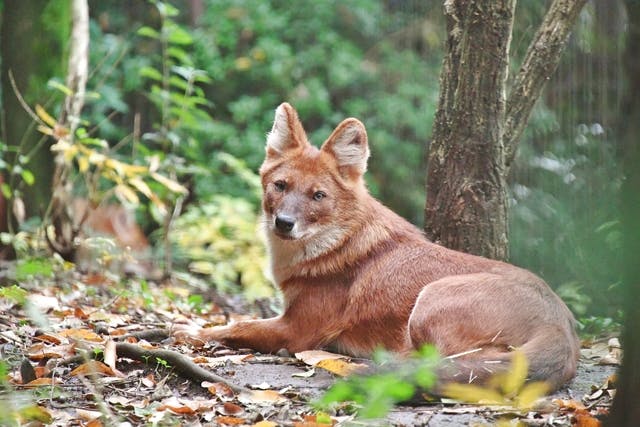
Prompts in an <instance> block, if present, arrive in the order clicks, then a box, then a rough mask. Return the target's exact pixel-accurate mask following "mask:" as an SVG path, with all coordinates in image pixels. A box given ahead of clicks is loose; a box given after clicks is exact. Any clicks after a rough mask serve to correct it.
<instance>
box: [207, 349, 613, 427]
mask: <svg viewBox="0 0 640 427" xmlns="http://www.w3.org/2000/svg"><path fill="white" fill-rule="evenodd" d="M283 360H285V359H280V360H279V361H277V362H276V363H274V359H273V358H269V357H267V358H266V359H263V361H261V360H260V357H257V358H256V359H255V360H254V361H251V362H248V363H242V364H232V363H226V364H225V365H223V366H221V367H219V368H217V369H216V372H217V373H218V374H220V375H222V376H224V377H225V378H228V379H229V380H230V381H233V382H234V383H235V384H239V385H244V386H249V387H252V386H254V387H255V385H256V384H257V383H262V384H265V385H268V386H269V388H271V389H286V388H288V387H291V388H292V389H295V390H296V393H298V397H299V398H303V399H304V398H309V399H312V398H314V397H317V396H319V395H320V394H321V393H322V392H323V391H324V390H325V389H326V388H328V387H329V386H330V385H331V384H333V383H334V381H335V378H334V377H333V375H332V374H330V373H329V372H327V371H324V370H322V369H316V371H315V374H314V375H313V376H310V377H308V378H304V377H299V376H296V375H297V374H301V373H303V372H305V370H307V368H308V367H305V366H301V364H300V363H296V362H294V361H291V362H290V363H286V362H285V363H283ZM614 372H615V367H613V366H604V365H597V364H594V363H593V362H592V361H590V360H588V359H587V357H583V359H582V360H581V361H580V364H579V367H578V372H577V375H576V377H575V379H574V380H573V381H572V382H571V383H569V384H567V385H566V386H565V387H563V388H562V389H561V390H559V391H558V392H556V393H554V394H553V395H552V396H549V398H548V399H547V401H549V402H551V400H553V399H564V400H574V401H582V400H583V398H585V397H587V396H590V395H592V394H593V393H594V391H595V390H597V389H598V388H599V387H600V386H601V385H602V384H603V383H605V382H606V380H607V378H608V377H609V376H611V375H612V374H613V373H614ZM585 403H587V404H591V405H604V406H605V407H606V406H608V405H609V403H610V400H609V398H608V397H603V398H602V399H601V400H600V401H598V402H591V401H589V400H588V399H586V400H585ZM285 412H286V411H285ZM552 412H553V410H552V409H549V410H547V411H544V413H542V414H541V413H539V412H538V411H535V412H532V413H531V414H530V417H531V418H530V419H528V420H527V419H524V420H522V421H523V422H525V425H535V426H542V425H556V426H563V425H572V422H573V420H572V417H571V416H570V415H566V416H565V415H558V414H555V415H554V414H553V413H552ZM505 413H506V414H509V411H508V410H504V408H496V407H483V406H475V405H460V404H448V405H444V404H437V405H421V406H399V407H396V408H395V409H393V410H392V411H391V412H390V413H389V414H388V415H387V417H386V418H385V419H384V420H376V421H374V420H355V421H353V420H352V421H349V423H355V424H356V425H389V426H447V427H455V426H469V425H494V423H495V422H496V420H497V419H498V418H499V417H500V416H501V415H503V414H505ZM280 417H283V418H286V414H285V413H282V414H279V417H277V418H280ZM550 418H551V419H550ZM280 419H282V418H280Z"/></svg>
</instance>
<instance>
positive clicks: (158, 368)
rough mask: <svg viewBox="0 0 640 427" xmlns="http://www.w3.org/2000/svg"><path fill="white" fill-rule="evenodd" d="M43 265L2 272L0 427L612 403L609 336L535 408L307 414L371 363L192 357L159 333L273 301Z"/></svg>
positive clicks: (557, 418)
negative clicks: (327, 393)
mask: <svg viewBox="0 0 640 427" xmlns="http://www.w3.org/2000/svg"><path fill="white" fill-rule="evenodd" d="M52 265H53V263H51V262H50V261H49V260H32V261H30V262H27V263H22V264H20V263H18V264H16V263H3V264H2V265H0V284H1V286H0V359H1V361H0V425H25V424H28V425H51V426H68V425H71V426H74V425H77V426H89V427H97V426H103V425H118V426H138V425H186V426H200V425H229V426H233V425H242V426H245V425H246V426H258V427H269V426H280V425H283V426H300V427H302V426H307V427H312V426H328V425H365V426H368V425H393V426H427V425H428V426H465V425H516V422H517V421H520V422H521V423H522V424H521V425H532V426H543V425H549V426H580V427H591V426H597V425H599V420H598V418H600V417H602V416H603V415H606V413H607V412H608V408H609V406H610V403H611V399H612V396H613V394H614V393H615V389H614V384H613V381H612V379H611V378H610V377H611V376H612V374H613V373H614V372H615V369H616V367H615V364H616V363H617V359H618V357H619V355H618V354H617V353H616V352H617V351H619V350H617V349H615V348H614V349H613V354H611V348H609V346H608V340H607V339H606V338H604V339H597V340H596V339H594V340H589V341H584V342H583V347H584V348H583V350H582V357H581V360H580V364H579V369H578V374H577V376H576V378H575V379H574V380H573V381H572V382H571V383H570V384H568V385H567V386H566V387H564V388H563V389H561V390H560V391H559V392H557V393H555V394H554V395H552V396H549V397H546V398H543V399H541V400H540V401H539V402H538V403H537V404H536V406H535V407H534V409H528V410H526V411H525V410H522V409H518V408H514V407H510V406H495V405H494V406H492V405H487V404H473V405H470V404H463V403H459V402H455V401H451V400H444V401H436V402H435V403H428V404H427V403H426V402H425V403H424V404H418V405H415V404H414V405H412V406H396V407H394V408H393V409H392V410H391V411H390V412H388V413H387V414H386V416H384V417H383V418H381V419H377V420H371V419H362V418H359V417H358V416H357V414H354V413H353V410H352V409H349V408H353V407H354V406H353V405H347V404H343V405H341V406H338V407H337V408H334V409H333V410H330V411H327V412H322V411H319V410H318V409H316V408H315V407H314V406H313V405H311V404H310V402H312V401H313V400H314V399H317V398H318V397H319V396H321V395H322V394H323V392H324V391H325V390H326V389H327V388H329V387H330V386H331V385H332V384H334V383H335V382H336V381H337V380H339V378H340V377H341V376H342V375H344V374H345V373H348V372H350V371H351V370H352V369H357V368H358V367H360V366H361V365H363V364H369V365H370V362H368V361H362V360H350V359H346V358H345V359H335V358H336V357H338V356H337V355H332V354H330V353H325V352H320V351H312V352H303V353H301V354H300V353H299V354H296V355H289V354H286V353H285V354H280V355H262V354H258V353H255V352H251V351H250V350H233V349H229V348H225V347H221V346H219V345H217V344H215V343H208V344H206V345H205V346H203V347H199V348H196V347H193V346H190V345H187V344H177V343H175V342H174V341H173V340H172V339H171V338H167V329H166V328H170V327H171V326H172V325H175V324H183V325H184V324H187V325H193V326H194V327H199V326H206V325H210V324H220V323H225V322H227V321H228V320H229V319H241V318H246V317H250V316H256V315H270V314H271V313H270V312H271V309H270V308H269V305H270V303H271V302H270V301H267V302H264V301H263V302H262V303H254V304H247V303H246V302H244V300H243V299H242V298H241V297H238V296H236V297H221V296H220V295H218V294H214V293H213V292H211V291H203V290H202V289H196V288H194V286H193V283H192V281H191V280H182V281H179V280H177V279H174V280H171V281H165V282H164V283H161V284H160V283H155V282H153V281H146V280H138V279H134V278H121V277H120V276H119V275H115V274H110V273H92V274H86V273H79V272H77V271H75V270H74V269H73V268H71V267H66V268H65V267H64V266H62V267H59V268H58V267H55V266H54V267H51V266H52ZM188 283H191V284H190V285H188ZM17 284H18V285H17ZM214 301H215V302H214ZM198 313H201V314H198ZM335 360H337V361H338V362H339V363H338V362H335V363H334V361H335ZM603 361H604V363H606V364H601V363H602V362H603Z"/></svg>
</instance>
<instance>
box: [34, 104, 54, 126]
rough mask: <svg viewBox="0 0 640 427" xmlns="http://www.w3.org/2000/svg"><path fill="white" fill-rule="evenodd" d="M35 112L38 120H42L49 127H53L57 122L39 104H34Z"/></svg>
mask: <svg viewBox="0 0 640 427" xmlns="http://www.w3.org/2000/svg"><path fill="white" fill-rule="evenodd" d="M36 114H37V115H38V117H40V120H42V121H43V122H45V123H46V124H48V125H49V126H51V127H54V126H55V125H56V124H57V122H56V119H54V118H53V117H51V116H50V115H49V113H47V112H46V111H45V109H44V108H42V106H41V105H39V104H36Z"/></svg>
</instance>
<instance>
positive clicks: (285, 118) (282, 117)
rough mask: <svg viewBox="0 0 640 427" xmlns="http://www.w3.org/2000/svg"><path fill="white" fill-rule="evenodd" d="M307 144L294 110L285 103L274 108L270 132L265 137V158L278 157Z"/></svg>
mask: <svg viewBox="0 0 640 427" xmlns="http://www.w3.org/2000/svg"><path fill="white" fill-rule="evenodd" d="M304 144H308V142H307V136H306V135H305V133H304V129H303V128H302V123H300V119H298V113H296V110H295V109H294V108H293V107H292V106H291V105H289V104H288V103H286V102H283V103H282V104H280V106H278V108H276V116H275V119H274V121H273V127H272V128H271V132H269V134H268V135H267V157H279V156H281V155H282V154H283V153H284V152H285V151H287V150H291V149H295V148H299V147H302V146H303V145H304Z"/></svg>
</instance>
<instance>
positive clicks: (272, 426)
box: [252, 420, 278, 427]
mask: <svg viewBox="0 0 640 427" xmlns="http://www.w3.org/2000/svg"><path fill="white" fill-rule="evenodd" d="M277 426H278V423H275V422H273V421H267V420H262V421H258V422H257V423H255V424H254V425H253V426H252V427H277Z"/></svg>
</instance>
